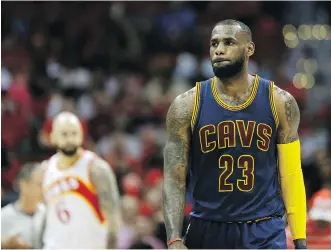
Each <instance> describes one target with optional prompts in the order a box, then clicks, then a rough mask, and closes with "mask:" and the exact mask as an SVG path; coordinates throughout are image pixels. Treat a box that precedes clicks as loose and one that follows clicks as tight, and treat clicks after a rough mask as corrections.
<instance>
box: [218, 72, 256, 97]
mask: <svg viewBox="0 0 331 250" xmlns="http://www.w3.org/2000/svg"><path fill="white" fill-rule="evenodd" d="M251 82H252V80H251V77H250V76H249V75H248V73H247V72H244V73H242V74H240V75H236V76H234V77H232V78H227V79H220V78H216V86H217V88H218V89H219V90H221V92H222V93H224V94H226V95H229V96H237V95H238V94H240V93H245V92H246V91H247V89H248V88H249V86H250V85H251Z"/></svg>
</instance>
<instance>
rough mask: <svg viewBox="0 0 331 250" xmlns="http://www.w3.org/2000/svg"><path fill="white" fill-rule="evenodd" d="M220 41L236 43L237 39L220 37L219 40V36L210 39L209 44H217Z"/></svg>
mask: <svg viewBox="0 0 331 250" xmlns="http://www.w3.org/2000/svg"><path fill="white" fill-rule="evenodd" d="M220 40H223V41H238V39H237V38H235V37H234V36H228V37H222V38H220V37H219V36H213V37H212V38H211V39H210V42H211V43H212V42H218V41H220Z"/></svg>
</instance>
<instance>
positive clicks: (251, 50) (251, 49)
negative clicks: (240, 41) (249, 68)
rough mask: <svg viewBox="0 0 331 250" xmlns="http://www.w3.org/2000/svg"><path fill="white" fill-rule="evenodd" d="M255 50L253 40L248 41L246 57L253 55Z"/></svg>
mask: <svg viewBox="0 0 331 250" xmlns="http://www.w3.org/2000/svg"><path fill="white" fill-rule="evenodd" d="M254 52H255V44H254V43H253V42H249V43H248V44H247V47H246V53H247V56H248V57H251V56H252V55H254Z"/></svg>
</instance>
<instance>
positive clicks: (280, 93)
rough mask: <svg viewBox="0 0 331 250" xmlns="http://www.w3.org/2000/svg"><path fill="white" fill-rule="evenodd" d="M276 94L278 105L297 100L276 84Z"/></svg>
mask: <svg viewBox="0 0 331 250" xmlns="http://www.w3.org/2000/svg"><path fill="white" fill-rule="evenodd" d="M274 96H275V102H276V105H277V104H278V105H284V104H285V103H288V102H293V101H294V102H295V98H294V97H293V96H292V95H291V94H290V93H289V92H287V91H286V90H284V89H282V88H280V87H279V86H277V85H276V84H274Z"/></svg>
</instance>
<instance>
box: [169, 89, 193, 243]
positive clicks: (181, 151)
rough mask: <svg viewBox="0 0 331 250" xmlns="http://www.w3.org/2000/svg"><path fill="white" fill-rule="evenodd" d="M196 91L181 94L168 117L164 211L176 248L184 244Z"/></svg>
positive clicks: (170, 240)
mask: <svg viewBox="0 0 331 250" xmlns="http://www.w3.org/2000/svg"><path fill="white" fill-rule="evenodd" d="M195 93H196V90H195V88H193V89H191V90H189V91H187V92H186V93H184V94H182V95H180V96H178V97H177V98H176V99H175V100H174V101H173V103H172V104H171V106H170V108H169V110H168V114H167V118H166V129H167V136H168V137H167V142H166V145H165V149H164V187H163V212H164V220H165V226H166V230H167V240H168V244H169V243H172V244H170V247H176V248H178V247H181V248H183V247H184V245H182V242H181V241H180V238H181V236H182V226H183V219H184V206H185V194H186V174H187V171H188V152H189V142H190V136H191V126H190V123H191V117H192V112H193V106H194V98H195ZM172 241H174V242H172ZM178 244H180V245H179V246H178Z"/></svg>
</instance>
